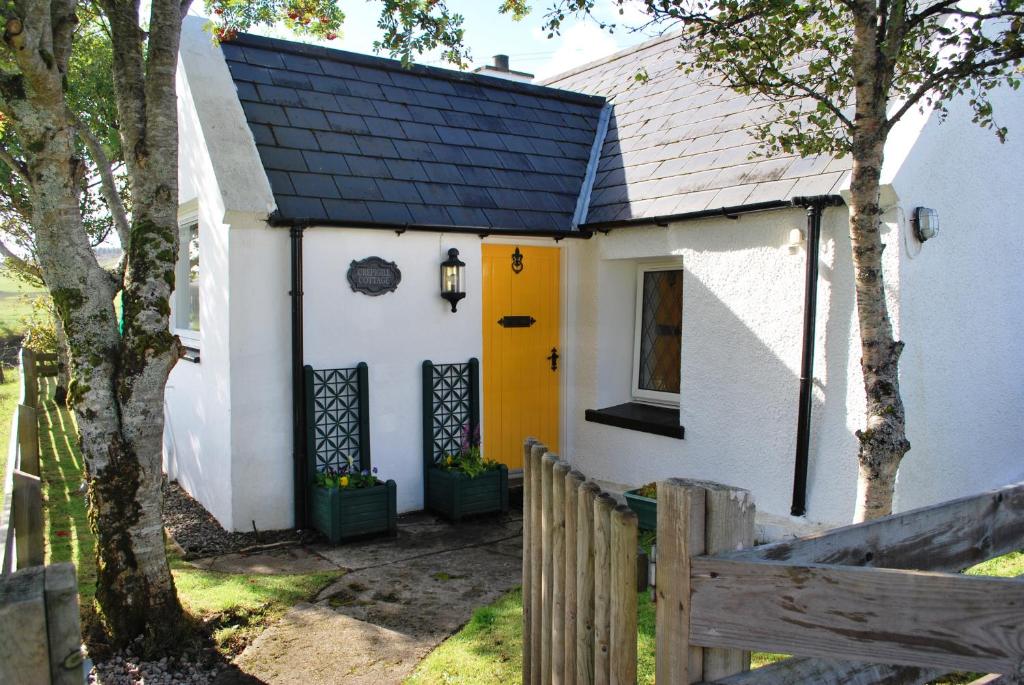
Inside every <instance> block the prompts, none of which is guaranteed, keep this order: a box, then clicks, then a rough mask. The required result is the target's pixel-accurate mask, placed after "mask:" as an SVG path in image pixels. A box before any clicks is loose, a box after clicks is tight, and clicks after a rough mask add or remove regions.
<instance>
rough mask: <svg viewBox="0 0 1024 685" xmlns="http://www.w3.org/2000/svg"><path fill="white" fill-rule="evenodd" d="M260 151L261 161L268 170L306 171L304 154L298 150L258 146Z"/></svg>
mask: <svg viewBox="0 0 1024 685" xmlns="http://www.w3.org/2000/svg"><path fill="white" fill-rule="evenodd" d="M256 147H257V149H259V151H260V159H262V160H263V166H264V167H266V168H267V169H280V170H281V171H306V168H307V167H306V162H305V160H304V159H303V158H302V153H301V152H299V151H298V150H289V149H287V148H283V147H270V146H267V145H257V146H256Z"/></svg>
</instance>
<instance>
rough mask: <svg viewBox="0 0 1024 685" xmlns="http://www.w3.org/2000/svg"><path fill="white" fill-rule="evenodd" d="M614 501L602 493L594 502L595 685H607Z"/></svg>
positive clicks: (608, 675)
mask: <svg viewBox="0 0 1024 685" xmlns="http://www.w3.org/2000/svg"><path fill="white" fill-rule="evenodd" d="M614 508H615V500H614V499H613V498H612V496H611V495H609V494H608V493H606V492H602V493H601V494H599V495H598V496H597V499H596V500H594V683H595V685H610V683H611V670H610V662H609V654H608V652H609V649H610V648H611V644H610V643H611V616H612V614H611V608H612V607H611V591H612V587H611V584H612V577H611V542H612V530H611V525H612V523H611V515H612V509H614Z"/></svg>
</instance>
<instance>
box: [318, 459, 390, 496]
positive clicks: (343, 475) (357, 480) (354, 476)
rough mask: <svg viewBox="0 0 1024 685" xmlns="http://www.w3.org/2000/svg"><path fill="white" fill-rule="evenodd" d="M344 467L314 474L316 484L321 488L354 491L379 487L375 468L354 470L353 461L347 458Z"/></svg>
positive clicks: (379, 480) (380, 481) (379, 481)
mask: <svg viewBox="0 0 1024 685" xmlns="http://www.w3.org/2000/svg"><path fill="white" fill-rule="evenodd" d="M346 461H347V462H348V464H347V466H346V467H342V468H341V469H339V470H335V469H332V468H328V469H326V470H324V471H321V472H320V473H318V474H316V484H317V485H318V486H320V487H322V488H328V489H335V488H339V489H342V490H345V489H348V490H355V489H359V488H370V487H373V486H374V485H379V484H380V483H382V482H383V481H382V480H381V479H380V478H378V477H377V467H376V466H375V467H373V468H372V469H370V470H366V469H363V470H362V471H356V470H355V466H354V464H355V461H354V460H353V459H352V457H348V459H347V460H346Z"/></svg>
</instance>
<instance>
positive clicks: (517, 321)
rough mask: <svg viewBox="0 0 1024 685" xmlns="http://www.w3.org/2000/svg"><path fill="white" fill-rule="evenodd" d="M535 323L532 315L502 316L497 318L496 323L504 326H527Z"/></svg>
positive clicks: (535, 320)
mask: <svg viewBox="0 0 1024 685" xmlns="http://www.w3.org/2000/svg"><path fill="white" fill-rule="evenodd" d="M535 323H537V319H535V318H533V317H532V316H503V317H501V318H500V319H498V325H499V326H502V327H504V328H529V327H530V326H532V325H533V324H535Z"/></svg>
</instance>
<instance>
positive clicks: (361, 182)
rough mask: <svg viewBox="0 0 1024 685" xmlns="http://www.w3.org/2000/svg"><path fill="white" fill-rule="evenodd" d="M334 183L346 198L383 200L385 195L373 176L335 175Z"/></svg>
mask: <svg viewBox="0 0 1024 685" xmlns="http://www.w3.org/2000/svg"><path fill="white" fill-rule="evenodd" d="M334 184H335V185H336V186H337V187H338V192H339V193H341V196H342V197H343V198H345V199H346V200H382V199H384V196H383V195H382V194H381V192H380V188H378V187H377V183H376V182H375V181H374V180H373V179H372V178H363V177H361V176H335V177H334Z"/></svg>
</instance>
